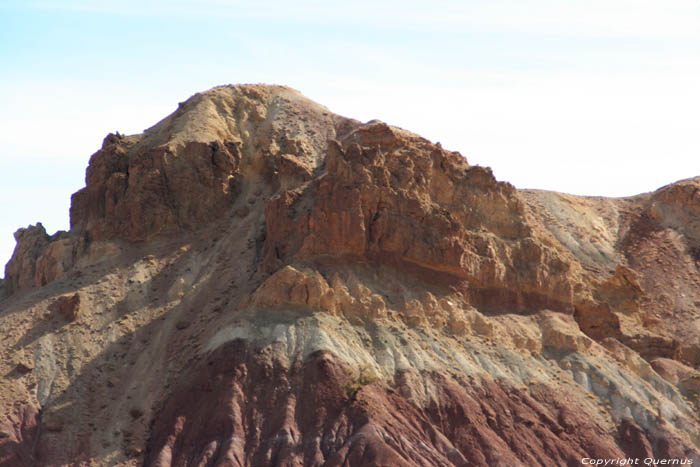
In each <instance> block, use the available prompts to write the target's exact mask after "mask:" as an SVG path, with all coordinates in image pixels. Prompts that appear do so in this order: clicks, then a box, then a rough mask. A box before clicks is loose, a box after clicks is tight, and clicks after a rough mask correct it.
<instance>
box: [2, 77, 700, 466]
mask: <svg viewBox="0 0 700 467" xmlns="http://www.w3.org/2000/svg"><path fill="white" fill-rule="evenodd" d="M16 238H17V240H18V246H17V249H16V250H15V254H14V255H13V258H12V260H11V261H10V262H9V263H8V265H7V268H6V278H5V281H3V283H2V285H1V287H2V289H0V293H2V294H4V298H3V299H2V300H1V301H0V310H1V311H0V324H1V325H2V326H1V327H0V329H3V340H4V341H5V342H6V348H5V350H4V355H3V361H4V363H3V368H2V369H0V371H3V372H4V373H3V374H5V375H6V378H7V380H8V381H9V384H8V388H7V389H5V390H3V391H2V393H1V394H0V398H1V399H0V401H1V402H2V406H3V407H4V408H5V414H4V415H5V418H4V419H3V420H2V421H0V424H1V425H2V427H1V429H2V433H3V434H4V435H3V436H2V437H0V438H1V439H0V461H2V462H5V463H8V462H9V464H7V465H12V464H11V462H15V463H17V462H34V463H37V464H38V465H60V464H66V463H69V464H74V465H90V463H93V464H95V463H96V464H104V463H110V464H116V465H139V464H142V463H143V464H145V465H215V464H216V465H268V464H269V465H291V464H292V463H295V462H296V463H303V464H305V465H384V464H386V463H394V464H398V465H463V464H465V463H470V464H475V465H509V466H512V465H545V464H548V465H580V460H581V459H582V458H583V457H586V456H588V457H595V456H597V457H601V458H603V457H606V458H621V457H626V456H648V457H665V458H678V459H681V458H682V459H690V460H693V461H694V462H700V457H698V456H699V452H698V448H699V445H698V439H700V431H699V428H698V427H699V425H698V418H697V412H696V409H695V407H696V406H695V404H697V398H698V391H700V386H698V384H697V381H698V379H699V378H698V377H699V376H700V373H699V372H698V365H699V364H700V339H699V337H700V325H699V324H700V319H698V313H699V308H700V293H699V292H698V290H700V288H699V287H698V285H699V284H700V282H699V281H700V276H699V275H698V267H699V265H700V253H698V252H700V177H696V178H692V179H686V180H682V181H679V182H677V183H674V184H671V185H667V186H665V187H662V188H660V189H659V190H656V191H655V192H651V193H646V194H641V195H637V196H634V197H627V198H601V197H580V196H574V195H566V194H562V193H555V192H545V191H536V190H517V189H516V188H514V187H513V186H512V185H510V184H508V183H505V182H498V181H496V179H495V178H494V177H493V174H492V173H491V171H490V169H488V168H483V167H479V166H472V165H470V164H469V163H468V162H467V160H466V159H465V158H464V157H463V156H461V155H460V154H459V153H456V152H451V151H447V150H445V149H443V148H442V147H441V146H440V145H439V144H433V143H431V142H430V141H428V140H426V139H424V138H421V137H420V136H418V135H415V134H413V133H410V132H408V131H406V130H403V129H400V128H397V127H392V126H390V125H387V124H385V123H383V122H380V121H371V122H368V123H364V124H363V123H361V122H358V121H356V120H352V119H347V118H344V117H340V116H337V115H334V114H332V113H331V112H330V111H328V109H326V108H325V107H322V106H320V105H318V104H316V103H313V102H312V101H309V100H308V99H306V98H303V96H301V94H300V93H298V92H297V91H293V90H291V89H289V88H286V87H279V86H265V85H239V86H223V87H217V88H214V89H212V90H210V91H207V92H205V93H202V94H196V95H194V96H193V97H191V98H190V99H188V100H187V101H185V102H184V103H181V104H180V106H179V108H178V110H176V111H175V112H174V113H173V114H171V115H170V116H168V117H166V118H165V119H163V120H162V121H160V122H159V123H157V124H156V125H154V126H153V127H151V128H149V129H148V130H146V132H145V133H143V134H141V135H131V136H125V135H119V134H110V135H108V136H107V137H106V138H105V140H104V143H103V146H102V148H101V149H100V150H99V151H97V152H96V153H95V154H93V156H92V157H91V159H90V164H89V166H88V169H87V172H86V187H85V188H83V189H82V190H80V191H79V192H77V193H76V194H74V195H73V197H72V203H71V230H70V232H67V233H60V234H58V233H57V234H56V235H54V236H52V237H49V236H48V235H47V234H46V232H45V231H44V230H43V227H42V226H41V225H40V224H39V225H37V226H33V227H30V228H28V229H20V231H18V233H17V234H16ZM261 391H266V393H267V394H268V396H267V397H260V393H261ZM222 407H223V408H222ZM20 465H21V464H20Z"/></svg>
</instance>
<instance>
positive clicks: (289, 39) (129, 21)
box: [0, 0, 700, 275]
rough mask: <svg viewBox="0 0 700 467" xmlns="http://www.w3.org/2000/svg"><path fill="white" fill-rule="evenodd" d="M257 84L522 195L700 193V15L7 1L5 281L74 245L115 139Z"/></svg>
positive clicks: (637, 5) (573, 4) (470, 4)
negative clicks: (437, 147) (58, 244)
mask: <svg viewBox="0 0 700 467" xmlns="http://www.w3.org/2000/svg"><path fill="white" fill-rule="evenodd" d="M245 82H267V83H276V84H286V85H289V86H292V87H294V88H296V89H298V90H300V91H301V92H303V93H304V94H305V95H307V96H308V97H310V98H312V99H314V100H316V101H318V102H320V103H322V104H324V105H325V106H327V107H329V108H330V109H331V110H332V111H334V112H337V113H340V114H343V115H346V116H349V117H354V118H357V119H359V120H363V121H366V120H370V119H373V118H378V119H381V120H384V121H386V122H388V123H391V124H394V125H398V126H401V127H404V128H406V129H409V130H411V131H414V132H416V133H419V134H421V135H423V136H425V137H427V138H429V139H431V140H433V141H440V142H441V143H442V144H443V146H445V147H446V148H449V149H452V150H458V151H460V152H461V153H462V154H464V155H465V156H466V157H467V159H468V160H469V161H470V162H471V163H474V164H481V165H487V166H491V167H492V168H493V170H494V173H495V175H496V177H497V178H498V179H500V180H507V181H510V182H511V183H513V184H514V185H515V186H517V187H519V188H543V189H552V190H557V191H565V192H570V193H576V194H590V195H608V196H623V195H631V194H636V193H640V192H645V191H650V190H654V189H656V188H658V187H659V186H661V185H664V184H666V183H670V182H672V181H675V180H678V179H681V178H686V177H691V176H695V175H700V162H698V161H699V160H700V159H699V158H698V153H699V152H700V128H699V125H700V115H699V113H700V89H699V85H698V83H700V2H698V1H696V0H669V1H668V2H659V1H658V0H656V1H649V0H585V1H583V0H463V1H440V0H438V1H431V2H424V1H421V2H417V1H400V2H399V1H379V0H375V1H372V2H370V1H366V0H359V1H354V2H347V1H343V2H334V1H329V0H326V1H309V0H300V1H295V2H280V1H226V0H200V1H189V0H170V1H167V2H166V1H161V0H158V1H151V2H149V1H138V2H137V1H133V0H126V1H121V2H102V1H87V0H83V1H80V0H67V1H48V0H47V1H36V0H24V1H3V0H0V264H4V263H5V262H6V261H7V260H9V257H10V255H11V252H12V249H13V247H14V240H13V239H12V232H14V231H15V230H16V229H17V228H19V227H23V226H27V225H28V224H30V223H32V224H33V223H36V222H38V221H41V222H43V223H44V225H45V226H46V227H47V230H48V231H49V233H53V232H54V231H56V230H58V229H66V228H67V227H68V207H69V204H70V194H71V193H73V192H75V191H77V190H78V189H79V188H80V187H81V186H83V184H84V170H85V167H86V165H87V162H88V159H89V156H90V155H91V154H92V153H93V152H94V151H96V150H97V149H98V148H99V146H100V144H101V141H102V138H103V137H104V136H105V135H106V134H107V133H108V132H114V131H120V132H122V133H137V132H141V131H142V130H143V129H144V128H147V127H149V126H151V125H153V124H154V123H156V122H157V121H158V120H160V119H161V118H163V117H165V116H166V115H167V114H169V113H170V112H172V111H173V110H174V109H175V108H176V107H177V103H178V102H180V101H183V100H185V99H186V98H187V97H189V96H190V95H192V94H193V93H195V92H198V91H203V90H206V89H208V88H211V87H213V86H215V85H219V84H226V83H245ZM1 270H2V266H0V275H1V274H2V271H1Z"/></svg>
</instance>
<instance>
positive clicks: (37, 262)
mask: <svg viewBox="0 0 700 467" xmlns="http://www.w3.org/2000/svg"><path fill="white" fill-rule="evenodd" d="M15 240H16V241H17V246H16V247H15V251H14V253H13V255H12V259H10V262H9V263H7V265H6V266H5V280H4V281H3V288H2V289H0V290H2V291H3V292H4V293H5V294H6V295H11V294H13V293H14V292H16V291H18V290H21V289H32V288H36V287H41V286H44V285H46V284H48V283H49V282H52V281H54V280H56V279H58V278H60V277H61V276H62V275H63V274H64V273H65V272H66V271H67V270H68V269H70V268H71V267H72V266H73V262H74V259H75V253H76V251H75V250H76V247H77V245H76V242H74V241H72V240H71V239H70V238H69V235H68V234H66V233H65V232H58V233H56V234H55V235H53V236H49V235H48V234H47V233H46V230H45V229H44V226H43V225H41V223H37V224H36V225H33V226H29V227H27V228H26V229H19V230H18V231H17V232H15Z"/></svg>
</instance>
